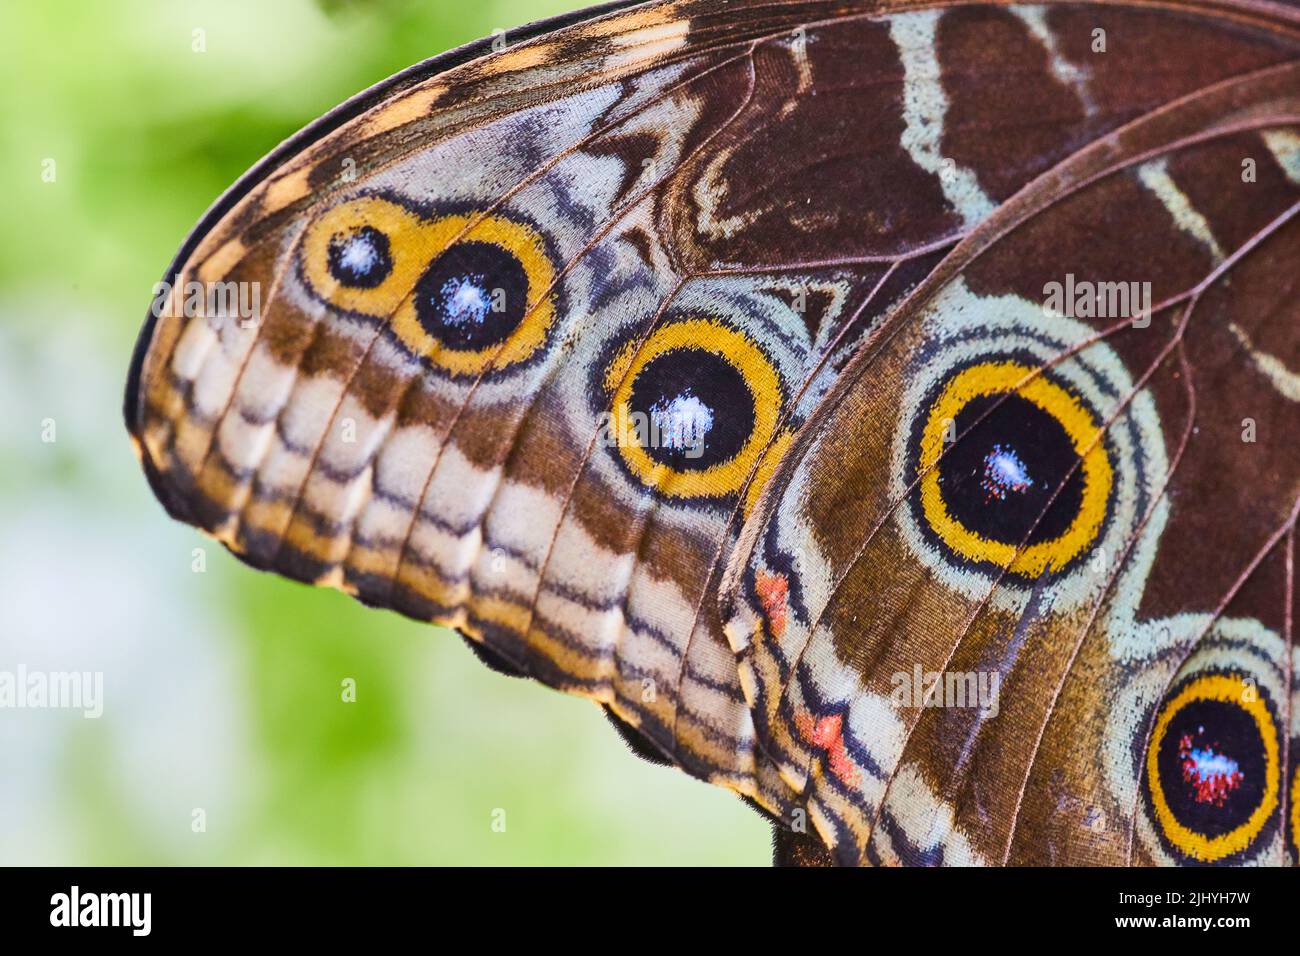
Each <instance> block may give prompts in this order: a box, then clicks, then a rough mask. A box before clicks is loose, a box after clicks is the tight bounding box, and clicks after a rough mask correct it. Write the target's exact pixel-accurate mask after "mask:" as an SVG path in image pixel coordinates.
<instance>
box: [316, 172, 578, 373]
mask: <svg viewBox="0 0 1300 956" xmlns="http://www.w3.org/2000/svg"><path fill="white" fill-rule="evenodd" d="M300 257H301V267H302V268H301V271H302V275H303V278H304V279H305V281H306V283H307V285H308V286H309V287H310V289H311V290H312V292H313V293H314V294H315V295H316V296H317V297H319V298H320V299H321V300H322V301H325V302H328V303H329V304H330V305H332V306H334V307H336V308H338V309H340V310H342V311H345V312H350V313H353V314H356V315H362V316H367V317H370V318H374V319H378V320H380V321H383V322H387V323H389V328H390V329H391V331H392V333H393V334H394V335H396V337H397V338H398V340H399V341H400V342H401V343H402V345H403V346H405V347H406V349H407V350H408V351H410V352H411V353H412V354H414V355H416V356H418V357H420V358H422V359H424V360H426V361H427V362H429V363H430V364H431V365H433V366H435V367H436V368H439V369H441V370H443V371H445V372H448V373H450V374H451V375H453V376H472V375H478V374H480V373H482V372H484V371H486V370H487V369H488V368H489V366H491V367H494V368H505V367H507V366H510V365H514V364H516V363H519V362H522V361H525V360H526V359H528V358H529V357H531V356H532V355H533V354H535V353H536V352H537V350H538V348H539V347H540V346H541V345H542V344H543V343H544V342H545V341H546V337H547V333H548V332H549V330H550V328H551V325H552V324H553V323H554V321H555V314H556V311H555V302H554V294H553V291H552V286H553V285H554V282H555V269H554V266H553V265H552V262H551V258H550V256H549V254H548V252H547V249H546V243H545V242H544V240H543V239H542V237H541V235H540V234H539V233H538V232H537V231H536V230H535V229H533V227H532V226H530V225H527V224H525V223H522V222H517V221H515V220H513V219H509V218H506V217H504V216H498V215H481V214H474V213H466V214H451V215H446V216H441V217H438V218H435V219H425V218H423V217H422V216H420V215H419V214H418V213H417V212H415V211H413V210H411V209H408V208H406V207H405V206H403V205H402V204H400V203H398V202H395V201H393V200H391V199H388V198H385V197H382V196H363V197H361V198H359V199H353V200H350V201H348V202H344V203H340V204H339V205H338V206H334V207H333V208H331V209H328V210H326V211H325V212H324V213H323V214H321V215H320V216H319V217H318V218H317V219H316V220H315V221H314V222H312V223H311V225H310V226H309V227H308V229H307V231H306V234H305V235H304V237H303V241H302V245H301V252H300Z"/></svg>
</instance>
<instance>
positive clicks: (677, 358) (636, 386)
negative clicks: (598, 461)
mask: <svg viewBox="0 0 1300 956" xmlns="http://www.w3.org/2000/svg"><path fill="white" fill-rule="evenodd" d="M628 404H629V406H630V410H631V412H632V413H633V415H636V416H638V418H639V423H640V424H641V426H642V427H643V428H644V431H645V437H646V438H647V439H648V440H647V441H646V443H645V446H644V447H645V451H646V453H647V454H648V455H650V457H651V458H652V459H654V460H655V461H657V462H659V463H661V464H663V465H666V466H668V467H670V468H672V469H674V470H676V471H704V470H706V469H708V468H711V467H713V466H715V465H718V464H721V463H723V462H726V461H730V460H731V459H732V458H734V457H735V456H736V455H737V454H739V453H740V451H741V449H742V448H744V447H745V444H746V442H747V441H749V438H750V436H751V434H752V433H753V431H754V426H755V408H754V396H753V393H752V392H751V390H750V387H749V385H748V384H747V383H746V381H745V376H744V373H743V372H742V371H741V370H740V369H739V368H737V367H736V365H735V364H733V363H732V362H729V361H728V360H727V359H726V358H724V357H723V356H721V355H719V354H717V353H716V352H713V351H710V350H708V349H703V348H676V349H671V350H669V351H666V352H664V353H663V354H661V355H659V356H656V357H655V358H654V359H652V360H651V361H649V362H647V363H646V365H645V366H644V367H643V368H642V369H641V371H640V372H639V373H638V374H637V376H636V378H635V380H634V381H633V382H632V388H631V396H630V401H629V403H628Z"/></svg>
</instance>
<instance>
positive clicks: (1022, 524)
mask: <svg viewBox="0 0 1300 956" xmlns="http://www.w3.org/2000/svg"><path fill="white" fill-rule="evenodd" d="M952 431H953V433H954V434H955V435H957V436H959V438H958V440H957V441H956V442H955V443H954V444H953V445H952V446H951V447H949V448H948V449H947V450H946V452H945V454H944V455H943V457H942V458H940V459H939V462H938V470H939V476H938V480H939V487H940V490H941V493H942V495H943V499H944V502H945V503H946V505H947V507H948V509H949V510H950V511H951V512H952V514H953V515H954V517H955V518H956V519H957V520H958V521H960V522H961V523H962V524H963V525H964V526H965V527H967V528H969V529H970V530H971V531H973V532H975V533H976V534H979V535H981V536H983V537H985V538H987V539H988V540H990V541H996V542H1001V543H1005V544H1009V545H1013V546H1018V545H1020V544H1021V543H1022V542H1024V543H1025V544H1026V545H1033V544H1036V543H1038V542H1041V541H1049V540H1052V539H1053V538H1056V537H1058V536H1059V535H1061V534H1063V533H1064V532H1065V531H1066V529H1067V528H1069V526H1070V524H1071V522H1072V521H1073V520H1074V518H1075V516H1076V515H1077V514H1078V510H1079V507H1080V504H1081V502H1082V499H1083V486H1084V476H1083V470H1082V468H1080V467H1079V463H1080V460H1079V456H1078V453H1077V451H1076V449H1075V447H1074V443H1073V442H1072V441H1071V440H1070V436H1069V435H1068V434H1067V433H1066V430H1065V428H1064V427H1063V426H1062V424H1061V423H1060V422H1059V421H1058V420H1057V419H1056V418H1055V417H1054V416H1053V415H1052V414H1051V413H1050V412H1048V411H1047V410H1045V409H1043V408H1041V407H1040V406H1039V405H1037V404H1035V403H1034V402H1032V401H1030V400H1028V399H1026V398H1024V397H1023V396H1021V395H1018V394H1015V393H1009V394H1008V393H1003V394H991V395H980V396H977V397H975V398H972V399H971V400H970V401H969V402H967V403H966V405H965V406H963V407H962V409H961V411H960V412H959V413H958V414H957V416H956V418H955V419H954V421H953V426H952ZM1058 489H1059V490H1058ZM1053 496H1055V497H1053ZM1049 502H1050V504H1049Z"/></svg>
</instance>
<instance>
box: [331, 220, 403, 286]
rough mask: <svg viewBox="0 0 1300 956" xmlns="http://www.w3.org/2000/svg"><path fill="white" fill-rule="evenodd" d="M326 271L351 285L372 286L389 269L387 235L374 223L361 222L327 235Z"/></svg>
mask: <svg viewBox="0 0 1300 956" xmlns="http://www.w3.org/2000/svg"><path fill="white" fill-rule="evenodd" d="M327 257H328V260H329V270H330V275H332V276H333V277H334V278H335V279H337V280H338V281H339V282H340V283H342V284H343V285H345V286H348V287H350V288H353V289H373V288H375V286H377V285H379V284H380V283H381V282H383V281H384V280H385V279H387V278H388V274H389V273H390V272H392V271H393V259H392V256H391V255H390V254H389V247H388V237H387V236H386V235H384V234H383V233H382V232H380V231H379V230H378V229H376V228H375V227H374V226H361V227H359V228H356V229H351V230H348V231H346V232H337V233H335V234H334V235H333V236H331V237H330V241H329V251H328V253H327Z"/></svg>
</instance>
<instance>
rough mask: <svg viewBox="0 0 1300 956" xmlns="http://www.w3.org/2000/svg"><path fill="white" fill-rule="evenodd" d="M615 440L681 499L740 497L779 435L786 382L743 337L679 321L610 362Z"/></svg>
mask: <svg viewBox="0 0 1300 956" xmlns="http://www.w3.org/2000/svg"><path fill="white" fill-rule="evenodd" d="M605 388H606V391H607V393H608V394H609V395H610V396H611V399H612V404H611V412H612V414H611V424H612V427H611V432H612V434H613V436H614V438H615V440H616V442H617V445H618V450H619V454H620V456H621V458H622V460H623V462H624V464H625V465H626V467H627V468H628V470H629V471H630V472H631V474H632V475H633V476H634V477H635V478H636V479H637V480H638V481H639V482H641V483H642V484H644V485H648V486H651V487H654V488H655V489H657V490H658V491H660V492H661V493H663V494H666V495H670V496H672V497H677V498H704V497H722V496H725V495H729V494H733V493H735V492H737V491H738V490H739V489H740V488H741V487H742V486H743V484H744V482H745V479H746V478H747V477H748V476H749V475H750V473H751V472H752V471H753V469H754V468H755V467H756V466H757V465H758V464H759V462H760V459H761V458H762V456H763V453H764V451H765V450H766V449H767V448H768V446H769V444H770V443H771V442H772V440H773V438H774V437H775V432H776V424H777V413H778V410H779V409H780V407H781V383H780V377H779V375H778V374H777V372H776V369H775V368H773V366H772V363H771V362H770V361H769V360H768V358H767V356H765V355H764V354H763V352H762V350H761V349H760V348H759V347H758V346H757V345H755V344H754V343H753V342H752V341H750V339H748V338H747V337H746V336H745V335H743V334H742V333H740V332H738V331H736V330H735V329H733V328H731V327H729V326H727V325H724V324H723V323H721V322H717V321H714V320H711V319H703V318H691V319H684V320H678V321H674V322H670V323H668V324H666V325H664V326H663V327H662V328H660V329H659V330H658V331H656V332H655V333H654V334H652V335H651V336H650V338H649V339H648V340H647V341H646V342H645V343H644V344H643V345H642V346H641V347H640V348H639V349H635V348H632V347H627V348H625V349H624V350H623V351H622V352H620V353H619V355H618V356H617V357H616V358H615V359H614V361H613V362H612V363H611V364H610V367H609V369H608V370H607V371H606V375H605Z"/></svg>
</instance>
